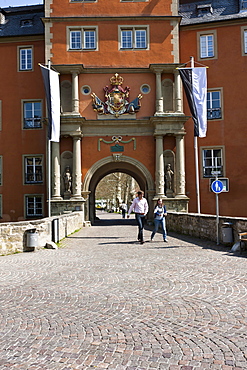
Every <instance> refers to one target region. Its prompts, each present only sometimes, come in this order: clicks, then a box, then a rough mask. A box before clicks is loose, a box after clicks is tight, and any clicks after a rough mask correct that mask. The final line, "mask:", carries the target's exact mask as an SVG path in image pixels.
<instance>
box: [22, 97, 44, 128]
mask: <svg viewBox="0 0 247 370" xmlns="http://www.w3.org/2000/svg"><path fill="white" fill-rule="evenodd" d="M35 103H40V117H38V116H37V117H35ZM42 103H43V102H42V100H41V99H37V100H36V99H30V100H22V120H23V125H22V127H23V129H25V130H28V129H40V128H42V112H43V109H42V105H43V104H42ZM26 104H32V109H31V110H32V113H33V114H32V117H26ZM26 120H28V121H29V124H27V123H26Z"/></svg>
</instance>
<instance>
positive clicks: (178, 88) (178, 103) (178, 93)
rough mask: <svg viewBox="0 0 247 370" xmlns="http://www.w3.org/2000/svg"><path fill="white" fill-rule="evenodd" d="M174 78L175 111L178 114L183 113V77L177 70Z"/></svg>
mask: <svg viewBox="0 0 247 370" xmlns="http://www.w3.org/2000/svg"><path fill="white" fill-rule="evenodd" d="M174 78H175V111H176V112H178V113H182V85H181V77H180V74H179V72H178V71H177V70H176V71H175V72H174Z"/></svg>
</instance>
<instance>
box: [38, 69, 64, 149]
mask: <svg viewBox="0 0 247 370" xmlns="http://www.w3.org/2000/svg"><path fill="white" fill-rule="evenodd" d="M40 67H41V72H42V76H43V81H44V87H45V94H46V103H47V110H48V124H49V129H48V139H49V140H50V141H55V142H59V138H60V88H59V73H58V72H56V71H53V70H52V69H49V68H47V67H44V66H42V65H41V64H40Z"/></svg>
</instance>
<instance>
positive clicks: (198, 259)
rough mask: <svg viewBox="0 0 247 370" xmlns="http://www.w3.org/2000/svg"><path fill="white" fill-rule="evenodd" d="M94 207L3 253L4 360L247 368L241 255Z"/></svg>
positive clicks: (2, 364) (38, 366) (9, 363)
mask: <svg viewBox="0 0 247 370" xmlns="http://www.w3.org/2000/svg"><path fill="white" fill-rule="evenodd" d="M100 216H101V217H102V218H105V219H106V221H105V222H104V223H103V222H102V221H98V222H97V223H96V226H93V227H88V228H84V229H82V230H81V231H79V232H77V233H75V234H73V235H71V236H70V237H69V238H67V239H66V240H65V241H64V242H63V247H62V248H59V249H58V250H41V251H36V252H33V253H22V254H16V255H11V256H5V257H1V258H0V294H1V307H0V334H1V335H0V369H23V370H46V369H47V370H52V369H58V370H60V369H61V370H62V369H63V370H65V369H70V370H71V369H74V370H75V369H95V368H96V369H116V370H134V369H139V370H141V369H143V370H148V369H170V370H178V369H181V370H192V369H224V370H230V369H235V370H236V369H247V259H246V258H245V256H234V255H232V254H230V253H229V249H226V248H224V247H216V246H215V244H214V243H209V242H205V241H200V240H196V239H193V240H191V239H188V238H185V237H182V239H181V238H179V237H178V236H176V235H175V234H173V235H169V233H168V238H169V242H168V243H164V242H163V241H162V235H161V234H156V236H155V240H154V242H152V243H151V242H150V241H147V242H146V243H145V244H144V245H140V244H139V243H137V241H136V236H137V227H136V226H135V224H134V220H133V219H132V220H122V219H121V218H120V217H121V216H120V215H117V216H112V215H109V214H105V213H102V214H100ZM112 217H118V221H117V222H118V224H117V225H112V222H111V221H110V218H112ZM132 217H133V216H132ZM120 224H121V226H119V225H120ZM144 236H145V237H146V239H148V240H149V238H150V231H148V230H145V232H144Z"/></svg>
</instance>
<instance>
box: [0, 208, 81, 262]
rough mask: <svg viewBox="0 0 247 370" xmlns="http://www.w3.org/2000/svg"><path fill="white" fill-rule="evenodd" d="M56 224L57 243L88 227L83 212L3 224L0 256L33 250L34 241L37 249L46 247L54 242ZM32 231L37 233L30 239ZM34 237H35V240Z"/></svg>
mask: <svg viewBox="0 0 247 370" xmlns="http://www.w3.org/2000/svg"><path fill="white" fill-rule="evenodd" d="M55 223H56V226H57V229H58V233H56V235H57V236H58V240H55V241H59V240H61V239H63V238H65V237H67V236H68V235H70V234H72V233H73V232H75V231H76V230H79V229H80V228H81V227H82V226H85V225H86V223H85V221H84V214H83V212H71V213H68V214H64V215H61V216H56V217H47V218H42V219H41V220H33V221H22V222H9V223H7V222H6V223H1V224H0V255H6V254H10V253H16V252H25V251H28V250H31V249H32V247H30V244H33V241H35V243H34V244H35V249H39V248H43V247H45V245H46V243H48V242H50V241H54V238H53V234H54V225H55ZM31 231H35V233H34V234H32V239H30V235H31V234H30V232H31ZM33 236H35V238H34V239H33ZM35 239H36V240H35ZM30 240H31V243H30Z"/></svg>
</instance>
